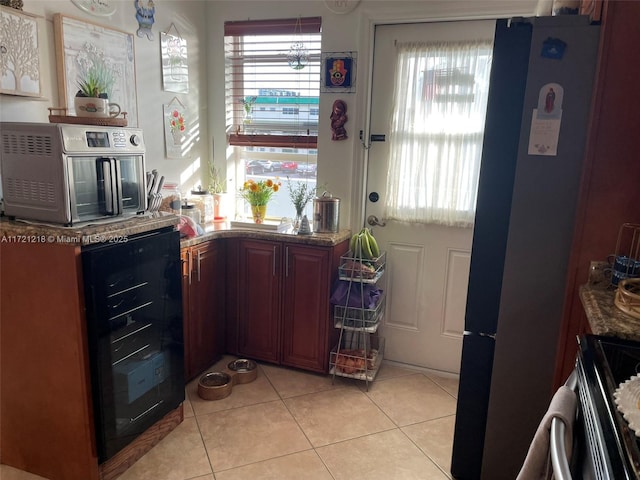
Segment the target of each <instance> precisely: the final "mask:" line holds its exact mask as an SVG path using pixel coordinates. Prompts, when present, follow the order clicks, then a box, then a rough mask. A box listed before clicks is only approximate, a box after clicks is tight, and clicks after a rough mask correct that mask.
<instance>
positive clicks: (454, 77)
mask: <svg viewBox="0 0 640 480" xmlns="http://www.w3.org/2000/svg"><path fill="white" fill-rule="evenodd" d="M491 53H492V42H491V40H482V41H474V42H446V43H402V44H398V45H397V62H396V72H395V87H394V94H393V95H394V100H393V116H392V121H391V123H392V126H391V134H390V138H389V142H390V158H389V163H388V165H389V166H388V175H387V195H386V200H385V208H384V217H385V218H390V219H395V220H399V221H404V222H411V223H436V224H441V225H448V226H460V227H469V226H472V225H473V220H474V217H475V204H476V198H477V192H478V176H479V172H480V158H481V154H482V139H483V132H484V119H485V114H486V108H487V98H488V92H489V73H490V70H491Z"/></svg>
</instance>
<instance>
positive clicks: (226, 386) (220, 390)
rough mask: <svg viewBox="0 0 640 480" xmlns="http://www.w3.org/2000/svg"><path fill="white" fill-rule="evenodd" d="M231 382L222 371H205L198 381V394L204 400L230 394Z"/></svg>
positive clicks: (216, 398)
mask: <svg viewBox="0 0 640 480" xmlns="http://www.w3.org/2000/svg"><path fill="white" fill-rule="evenodd" d="M232 387H233V382H232V381H231V376H230V375H229V374H227V373H224V372H207V373H205V374H204V375H202V376H201V377H200V380H199V381H198V395H200V397H201V398H204V399H205V400H220V399H222V398H225V397H228V396H229V395H230V394H231V388H232Z"/></svg>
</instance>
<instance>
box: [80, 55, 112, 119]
mask: <svg viewBox="0 0 640 480" xmlns="http://www.w3.org/2000/svg"><path fill="white" fill-rule="evenodd" d="M78 64H79V68H78V72H79V73H78V80H77V82H76V83H77V85H78V92H77V93H76V96H75V99H74V106H75V110H76V115H78V116H87V117H114V116H117V115H119V114H120V106H119V105H117V104H115V103H109V96H110V95H111V90H112V88H113V86H114V84H115V81H116V77H115V72H114V70H113V69H112V68H111V66H110V65H109V64H107V62H106V60H105V58H104V56H102V55H99V54H98V52H97V51H96V50H95V48H94V49H90V50H89V51H88V52H85V54H84V55H79V58H78ZM114 109H115V110H117V111H115V110H114Z"/></svg>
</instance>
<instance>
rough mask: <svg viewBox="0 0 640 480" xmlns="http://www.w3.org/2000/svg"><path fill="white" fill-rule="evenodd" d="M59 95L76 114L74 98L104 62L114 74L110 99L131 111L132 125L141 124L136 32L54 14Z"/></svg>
mask: <svg viewBox="0 0 640 480" xmlns="http://www.w3.org/2000/svg"><path fill="white" fill-rule="evenodd" d="M53 28H54V34H55V46H56V62H57V75H58V95H59V101H60V103H64V104H63V105H62V106H64V107H65V108H66V109H67V112H68V115H75V114H76V112H75V110H74V105H73V103H74V102H73V99H74V97H75V96H76V93H77V91H78V81H79V79H80V78H81V75H82V73H83V72H84V71H87V69H90V68H91V67H95V66H96V65H100V66H101V67H103V69H104V70H105V71H108V72H109V74H110V75H111V76H112V79H111V80H112V86H111V92H110V94H109V101H110V102H113V103H117V104H118V105H119V106H120V108H121V110H122V112H126V113H127V120H128V123H129V125H130V126H133V127H136V126H138V105H137V96H136V69H135V52H134V44H133V35H132V34H130V33H128V32H125V31H122V30H116V29H114V28H111V27H107V26H104V25H99V24H97V23H92V22H87V21H85V20H81V19H78V18H74V17H68V16H66V15H61V14H59V13H56V14H55V15H54V16H53Z"/></svg>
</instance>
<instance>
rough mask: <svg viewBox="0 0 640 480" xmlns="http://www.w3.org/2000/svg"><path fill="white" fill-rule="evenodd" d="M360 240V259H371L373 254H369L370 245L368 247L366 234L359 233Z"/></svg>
mask: <svg viewBox="0 0 640 480" xmlns="http://www.w3.org/2000/svg"><path fill="white" fill-rule="evenodd" d="M360 238H361V239H362V257H363V258H367V259H371V258H373V253H372V252H371V245H369V236H368V235H367V232H363V233H361V234H360Z"/></svg>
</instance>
